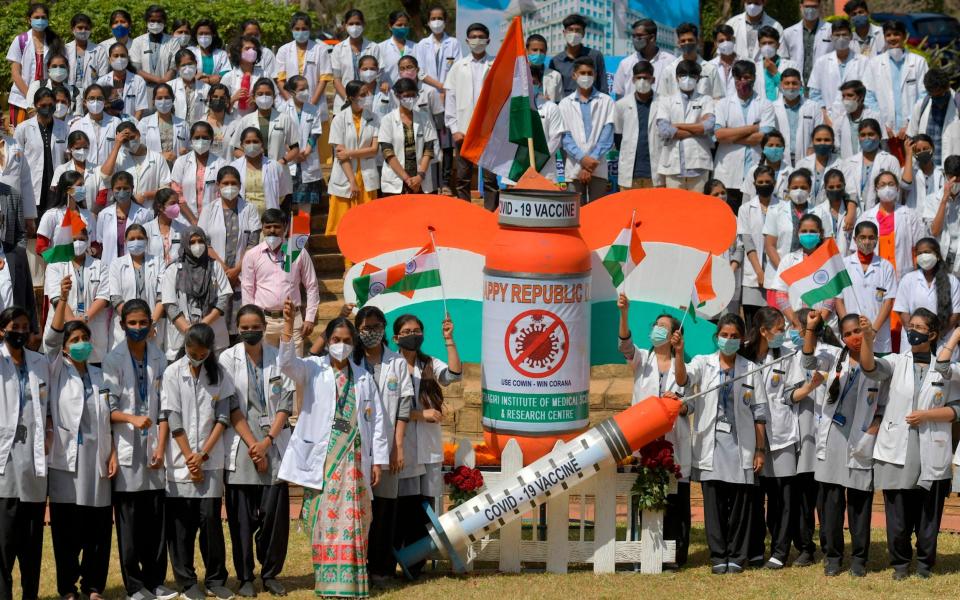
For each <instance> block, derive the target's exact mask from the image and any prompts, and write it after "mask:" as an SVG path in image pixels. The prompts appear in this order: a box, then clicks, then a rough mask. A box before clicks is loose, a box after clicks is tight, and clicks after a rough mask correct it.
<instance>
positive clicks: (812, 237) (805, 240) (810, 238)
mask: <svg viewBox="0 0 960 600" xmlns="http://www.w3.org/2000/svg"><path fill="white" fill-rule="evenodd" d="M797 237H798V238H799V240H800V245H801V246H803V247H804V248H806V249H807V250H813V249H814V248H816V247H817V246H818V245H819V244H820V234H819V233H801V234H800V235H799V236H797Z"/></svg>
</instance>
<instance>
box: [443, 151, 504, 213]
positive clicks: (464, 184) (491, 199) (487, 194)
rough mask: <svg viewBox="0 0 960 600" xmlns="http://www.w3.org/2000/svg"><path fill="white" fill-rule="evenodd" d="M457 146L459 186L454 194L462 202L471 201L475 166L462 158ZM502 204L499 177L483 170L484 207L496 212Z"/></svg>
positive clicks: (457, 185)
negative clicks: (471, 185)
mask: <svg viewBox="0 0 960 600" xmlns="http://www.w3.org/2000/svg"><path fill="white" fill-rule="evenodd" d="M462 145H463V142H461V143H459V144H457V157H456V165H457V184H456V189H455V190H454V193H455V194H456V196H457V198H460V199H461V200H466V201H468V202H469V201H470V181H471V180H472V179H473V170H474V168H475V167H474V164H473V163H472V162H470V161H469V160H466V159H464V158H463V157H461V156H460V147H461V146H462ZM499 204H500V190H499V188H498V187H497V176H496V174H495V173H493V172H492V171H487V170H486V169H484V170H483V207H484V208H485V209H487V210H496V208H497V206H499Z"/></svg>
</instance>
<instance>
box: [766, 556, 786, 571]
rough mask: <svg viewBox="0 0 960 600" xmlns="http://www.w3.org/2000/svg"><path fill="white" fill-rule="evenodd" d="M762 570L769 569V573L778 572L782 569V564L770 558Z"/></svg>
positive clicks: (776, 559)
mask: <svg viewBox="0 0 960 600" xmlns="http://www.w3.org/2000/svg"><path fill="white" fill-rule="evenodd" d="M763 568H764V569H769V570H771V571H779V570H780V569H782V568H783V562H782V561H781V560H780V559H779V558H774V557H772V556H771V557H770V560H768V561H767V564H765V565H763Z"/></svg>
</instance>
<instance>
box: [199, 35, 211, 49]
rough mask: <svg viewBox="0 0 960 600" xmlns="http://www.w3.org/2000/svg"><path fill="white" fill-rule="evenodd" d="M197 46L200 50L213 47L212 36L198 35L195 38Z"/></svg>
mask: <svg viewBox="0 0 960 600" xmlns="http://www.w3.org/2000/svg"><path fill="white" fill-rule="evenodd" d="M197 45H198V46H200V47H201V48H209V47H210V46H212V45H213V36H212V35H198V36H197Z"/></svg>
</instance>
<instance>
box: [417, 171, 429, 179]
mask: <svg viewBox="0 0 960 600" xmlns="http://www.w3.org/2000/svg"><path fill="white" fill-rule="evenodd" d="M426 176H427V174H426V172H424V171H417V177H419V178H420V179H423V178H424V177H426Z"/></svg>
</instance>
